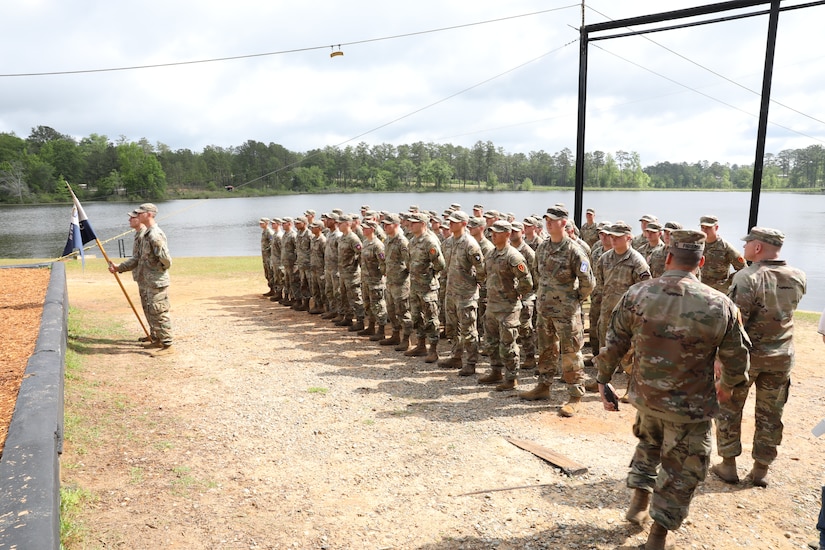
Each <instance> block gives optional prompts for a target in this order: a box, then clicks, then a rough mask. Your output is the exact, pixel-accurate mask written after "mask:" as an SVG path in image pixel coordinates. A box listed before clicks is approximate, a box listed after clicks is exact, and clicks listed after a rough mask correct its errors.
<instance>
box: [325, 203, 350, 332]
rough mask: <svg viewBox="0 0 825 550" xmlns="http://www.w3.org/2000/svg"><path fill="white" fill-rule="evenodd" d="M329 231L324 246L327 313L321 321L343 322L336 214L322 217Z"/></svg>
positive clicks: (339, 234)
mask: <svg viewBox="0 0 825 550" xmlns="http://www.w3.org/2000/svg"><path fill="white" fill-rule="evenodd" d="M321 219H322V220H323V221H324V225H325V226H326V230H327V242H326V244H325V245H324V291H325V292H326V300H325V303H326V306H327V311H326V313H324V314H323V315H321V319H328V320H332V319H334V320H335V321H343V319H344V314H343V312H342V310H341V281H340V280H339V279H338V239H339V238H340V237H341V232H340V231H338V223H337V217H336V214H327V213H324V214H322V215H321Z"/></svg>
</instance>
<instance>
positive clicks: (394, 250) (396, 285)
mask: <svg viewBox="0 0 825 550" xmlns="http://www.w3.org/2000/svg"><path fill="white" fill-rule="evenodd" d="M400 224H401V217H400V216H399V215H398V214H387V215H386V216H385V217H384V230H385V231H386V232H387V244H386V246H385V248H384V266H385V269H384V273H385V274H386V277H387V292H386V293H385V296H386V300H387V317H388V319H389V322H390V324H391V325H392V336H390V337H389V338H385V339H384V340H381V341H380V344H381V345H382V346H396V347H395V351H407V349H408V348H409V346H410V335H412V317H410V246H409V241H407V237H405V236H404V233H403V232H402V231H401V227H400ZM402 330H403V334H404V335H403V337H402V336H401V332H402Z"/></svg>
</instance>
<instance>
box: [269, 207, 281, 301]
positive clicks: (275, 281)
mask: <svg viewBox="0 0 825 550" xmlns="http://www.w3.org/2000/svg"><path fill="white" fill-rule="evenodd" d="M281 221H282V220H281V218H272V220H270V225H271V226H272V241H271V242H270V254H269V256H270V269H271V270H272V289H273V291H274V292H273V294H272V296H270V297H269V299H270V301H272V302H280V301H281V300H283V298H284V272H283V268H282V267H281V244H282V241H283V231H281Z"/></svg>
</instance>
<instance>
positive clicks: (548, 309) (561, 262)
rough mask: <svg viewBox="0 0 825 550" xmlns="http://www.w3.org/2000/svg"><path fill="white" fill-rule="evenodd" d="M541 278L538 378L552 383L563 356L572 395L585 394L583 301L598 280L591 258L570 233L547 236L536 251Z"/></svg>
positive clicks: (563, 374)
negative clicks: (555, 238)
mask: <svg viewBox="0 0 825 550" xmlns="http://www.w3.org/2000/svg"><path fill="white" fill-rule="evenodd" d="M535 263H536V271H537V272H538V273H539V281H538V320H539V321H538V327H537V332H538V339H539V362H538V382H539V383H544V384H548V385H549V384H550V383H551V382H552V380H553V373H555V371H556V368H557V366H558V364H559V358H561V367H562V379H563V380H564V381H565V383H566V384H567V391H568V393H569V395H570V396H573V397H581V396H582V395H584V386H583V384H584V359H583V358H582V353H581V350H582V347H583V346H584V326H583V325H582V313H581V304H582V301H583V300H585V299H587V297H588V296H590V293H591V292H592V291H593V286H594V284H595V278H594V277H593V271H592V269H591V267H590V261H589V258H588V257H587V255H586V254H584V252H583V250H582V249H581V248H580V247H578V246H577V245H576V244H575V242H574V241H573V240H572V239H570V237H568V236H566V235H565V236H564V238H563V239H562V240H561V242H558V243H554V242H553V241H552V240H550V239H547V240H546V241H544V242H543V243H542V244H541V246H540V247H539V249H538V250H537V251H536V261H535Z"/></svg>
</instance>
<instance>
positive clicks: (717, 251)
mask: <svg viewBox="0 0 825 550" xmlns="http://www.w3.org/2000/svg"><path fill="white" fill-rule="evenodd" d="M699 226H700V228H701V229H702V232H703V233H704V234H705V235H707V243H706V244H705V265H703V266H702V271H701V279H702V282H703V283H705V284H706V285H708V286H709V287H711V288H715V289H716V290H718V291H719V292H725V293H727V291H728V287H729V286H730V278H731V276H730V268H731V267H733V270H734V272H736V271H739V270H740V269H742V268H743V267H745V258H743V257H742V255H741V254H740V253H739V251H738V250H736V247H734V246H733V245H732V244H730V243H729V242H727V241H726V240H725V239H723V238H722V237H720V236H719V219H718V218H717V217H716V216H702V217H701V218H699Z"/></svg>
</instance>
